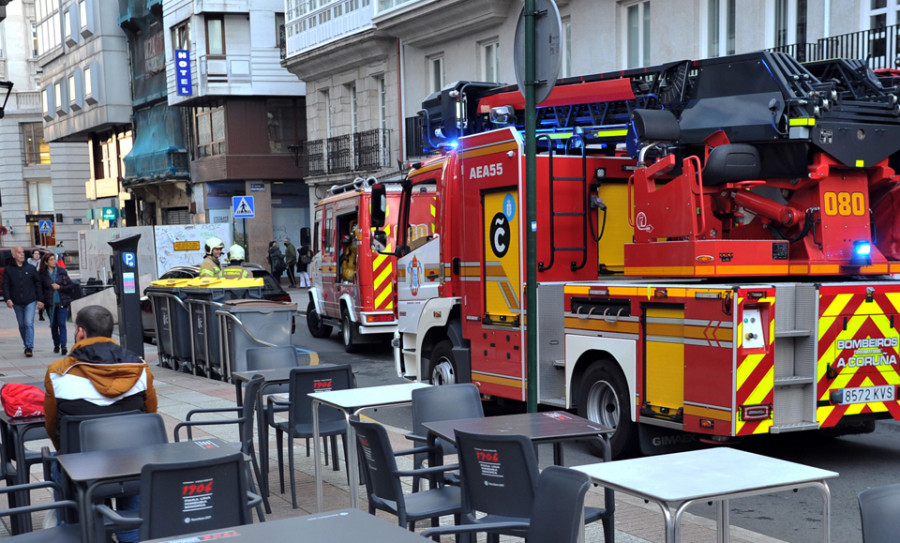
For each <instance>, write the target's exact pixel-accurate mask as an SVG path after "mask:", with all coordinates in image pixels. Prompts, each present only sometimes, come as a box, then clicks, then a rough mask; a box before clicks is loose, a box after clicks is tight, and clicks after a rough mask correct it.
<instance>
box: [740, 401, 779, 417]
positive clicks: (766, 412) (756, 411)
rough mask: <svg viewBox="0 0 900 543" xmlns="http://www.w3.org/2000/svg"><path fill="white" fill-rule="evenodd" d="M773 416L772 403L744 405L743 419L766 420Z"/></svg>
mask: <svg viewBox="0 0 900 543" xmlns="http://www.w3.org/2000/svg"><path fill="white" fill-rule="evenodd" d="M771 416H772V406H771V405H770V404H761V405H742V406H741V420H765V419H767V418H769V417H771Z"/></svg>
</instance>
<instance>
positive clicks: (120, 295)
mask: <svg viewBox="0 0 900 543" xmlns="http://www.w3.org/2000/svg"><path fill="white" fill-rule="evenodd" d="M140 239H141V235H140V234H135V235H133V236H128V237H127V238H118V239H114V240H112V241H109V242H107V243H109V246H110V247H112V249H113V262H114V263H115V265H114V266H113V275H114V277H115V280H116V282H115V292H116V305H118V308H119V344H120V345H122V346H123V347H125V348H126V349H128V350H129V351H131V352H133V353H134V354H136V355H138V356H140V357H141V358H143V357H144V330H143V326H142V325H141V293H140V289H139V288H138V279H139V277H140V275H139V274H138V263H137V248H138V241H139V240H140Z"/></svg>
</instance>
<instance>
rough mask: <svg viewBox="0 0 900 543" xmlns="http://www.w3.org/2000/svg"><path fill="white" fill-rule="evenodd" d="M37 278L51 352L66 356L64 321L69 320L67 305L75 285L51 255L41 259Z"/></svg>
mask: <svg viewBox="0 0 900 543" xmlns="http://www.w3.org/2000/svg"><path fill="white" fill-rule="evenodd" d="M38 276H40V278H41V289H42V290H43V293H44V298H43V300H42V301H43V302H44V310H45V311H46V312H47V318H48V319H50V335H51V336H52V337H53V352H54V353H61V354H66V353H67V352H69V351H68V349H67V348H66V345H67V344H68V336H67V333H66V320H67V319H68V318H69V304H71V303H72V294H73V293H74V292H75V283H74V282H72V280H71V279H70V278H69V273H68V272H67V271H66V270H65V269H63V268H62V266H59V265H58V259H57V257H56V255H54V254H52V253H46V254H44V256H43V257H41V266H40V267H39V268H38Z"/></svg>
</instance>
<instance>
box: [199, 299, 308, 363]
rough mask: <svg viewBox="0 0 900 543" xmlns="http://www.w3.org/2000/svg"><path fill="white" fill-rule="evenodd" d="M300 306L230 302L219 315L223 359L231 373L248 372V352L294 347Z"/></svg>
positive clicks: (276, 303)
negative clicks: (276, 347)
mask: <svg viewBox="0 0 900 543" xmlns="http://www.w3.org/2000/svg"><path fill="white" fill-rule="evenodd" d="M296 312H297V304H296V303H294V302H276V301H272V300H231V301H227V302H225V303H224V307H223V308H222V309H220V310H219V311H217V312H216V315H217V316H218V319H219V328H220V330H221V331H222V334H223V337H222V346H223V349H224V352H223V356H222V360H223V362H224V363H225V364H226V369H227V371H228V372H229V373H231V372H234V371H244V370H246V369H247V350H248V349H254V348H257V347H271V346H275V345H291V336H292V335H293V333H294V315H295V314H296Z"/></svg>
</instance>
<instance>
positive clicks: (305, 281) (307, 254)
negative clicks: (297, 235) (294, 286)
mask: <svg viewBox="0 0 900 543" xmlns="http://www.w3.org/2000/svg"><path fill="white" fill-rule="evenodd" d="M299 254H300V258H299V259H297V273H298V274H299V275H300V288H309V287H310V284H309V263H310V262H312V251H310V250H309V246H308V245H302V246H300V253H299Z"/></svg>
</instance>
